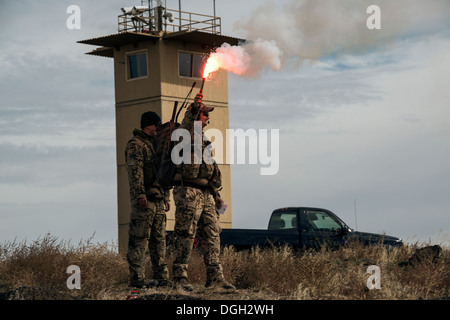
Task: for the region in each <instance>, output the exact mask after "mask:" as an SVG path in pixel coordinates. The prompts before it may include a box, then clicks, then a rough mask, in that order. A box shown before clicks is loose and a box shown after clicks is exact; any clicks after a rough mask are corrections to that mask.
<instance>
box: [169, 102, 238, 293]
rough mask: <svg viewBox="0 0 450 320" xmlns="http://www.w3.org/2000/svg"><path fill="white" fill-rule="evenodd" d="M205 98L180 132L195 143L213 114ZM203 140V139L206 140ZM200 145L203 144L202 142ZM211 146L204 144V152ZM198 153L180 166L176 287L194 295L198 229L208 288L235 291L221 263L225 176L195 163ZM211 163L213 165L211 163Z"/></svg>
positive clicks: (188, 115) (176, 193) (214, 167)
mask: <svg viewBox="0 0 450 320" xmlns="http://www.w3.org/2000/svg"><path fill="white" fill-rule="evenodd" d="M201 98H202V96H201V95H200V94H198V95H197V96H196V98H195V102H194V103H193V104H191V105H190V106H189V107H188V109H187V111H186V114H185V116H184V119H183V122H182V123H181V125H180V128H183V129H187V130H188V131H189V132H190V133H191V138H192V139H194V131H197V130H194V122H195V121H201V122H202V128H200V129H199V130H198V131H199V134H201V135H203V132H202V129H203V127H204V126H206V124H207V123H208V120H209V112H210V111H212V110H213V109H214V108H209V107H206V106H205V105H204V104H203V103H201ZM202 138H203V137H202ZM200 141H203V139H202V140H200ZM208 144H210V142H209V141H207V142H204V143H203V146H202V155H203V151H204V150H205V148H206V147H207V145H208ZM194 157H195V152H194V151H192V152H191V162H190V164H185V163H182V164H180V165H179V166H178V173H177V174H176V176H175V180H176V185H175V187H174V190H173V197H174V201H175V205H176V211H175V230H174V232H175V237H176V239H175V252H174V262H173V280H174V283H175V285H176V287H181V288H182V289H184V290H187V291H192V290H193V287H192V285H191V284H189V283H188V281H187V272H188V262H189V259H190V255H191V252H192V247H193V243H194V237H195V234H196V229H197V228H198V240H199V244H200V249H201V250H202V253H203V258H204V263H205V266H206V287H207V288H209V287H222V288H224V289H228V290H235V287H234V286H233V285H231V284H229V283H227V282H226V281H225V279H224V276H223V272H222V266H221V263H220V258H219V255H220V231H221V228H220V224H219V214H218V212H217V211H216V207H217V208H218V209H219V208H220V207H221V206H222V205H223V200H222V199H221V198H220V194H219V190H220V189H221V187H222V176H221V172H220V170H219V167H218V166H217V164H216V163H215V161H214V162H213V163H211V164H207V163H205V161H202V162H201V164H196V163H198V162H195V161H194ZM208 162H209V161H208Z"/></svg>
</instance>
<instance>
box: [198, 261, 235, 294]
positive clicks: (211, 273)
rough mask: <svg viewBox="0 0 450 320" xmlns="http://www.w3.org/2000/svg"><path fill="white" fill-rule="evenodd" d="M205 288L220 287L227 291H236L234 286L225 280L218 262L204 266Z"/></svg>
mask: <svg viewBox="0 0 450 320" xmlns="http://www.w3.org/2000/svg"><path fill="white" fill-rule="evenodd" d="M205 288H207V289H215V288H222V289H225V290H228V291H236V287H235V286H233V285H232V284H231V283H229V282H227V281H226V280H225V278H224V276H223V273H222V266H221V265H220V264H219V265H209V266H206V284H205Z"/></svg>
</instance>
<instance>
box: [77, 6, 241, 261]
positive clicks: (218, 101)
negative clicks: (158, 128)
mask: <svg viewBox="0 0 450 320" xmlns="http://www.w3.org/2000/svg"><path fill="white" fill-rule="evenodd" d="M145 2H146V5H141V6H134V7H127V8H122V9H121V10H122V13H121V14H120V15H119V16H118V33H116V34H111V35H106V36H101V37H98V38H93V39H88V40H82V41H78V43H82V44H88V45H95V46H99V47H98V48H96V49H94V50H93V51H91V52H88V53H87V54H90V55H94V56H100V57H108V58H113V60H114V78H115V110H116V150H117V156H116V161H117V197H118V238H119V252H126V250H127V242H128V222H129V218H130V213H131V206H130V198H129V186H128V175H127V172H126V167H125V155H124V154H125V147H126V143H127V142H128V140H129V139H130V138H131V137H132V132H133V129H134V128H139V127H140V117H141V114H142V113H144V112H146V111H154V112H156V113H158V114H159V115H160V116H161V120H162V122H166V121H169V120H170V118H171V117H172V112H173V108H174V104H175V101H179V104H178V107H180V106H181V104H182V103H183V101H184V100H185V99H186V97H187V95H188V92H189V91H190V90H191V88H192V85H193V83H194V82H196V83H197V86H196V87H195V88H194V90H193V92H192V93H193V94H192V96H191V97H190V99H189V100H188V101H187V103H191V102H192V98H193V97H194V96H195V94H196V93H197V92H198V91H199V87H200V84H201V81H202V72H203V67H204V63H205V57H206V56H207V55H208V54H209V53H210V52H211V50H213V49H214V48H216V47H219V46H221V45H222V44H223V43H225V42H226V43H229V44H230V45H238V44H239V42H240V41H241V40H240V39H237V38H233V37H227V36H224V35H221V19H220V18H219V17H216V16H215V10H214V16H209V15H204V14H196V13H192V12H185V11H181V7H180V8H179V10H169V9H167V8H165V7H164V6H163V5H162V2H161V1H156V3H155V5H154V6H153V1H145ZM141 4H144V1H142V2H141ZM203 94H204V99H203V102H204V103H205V104H206V105H208V106H211V107H215V110H214V112H213V113H212V116H211V122H210V124H209V126H208V127H207V128H215V129H219V130H221V131H222V133H223V135H224V136H225V133H226V129H227V128H229V119H228V79H227V73H226V71H223V70H220V71H218V72H217V73H215V74H214V76H213V77H212V79H211V80H209V81H206V83H205V84H204V89H203ZM185 110H186V109H184V110H183V111H181V113H180V117H179V118H178V121H179V122H180V121H181V120H182V119H183V116H184V111H185ZM223 154H225V147H224V150H223ZM219 166H220V169H221V171H222V175H223V190H222V191H221V196H222V198H223V200H224V202H225V203H226V204H227V205H228V208H227V210H226V212H225V214H224V215H221V217H220V221H221V226H222V228H231V217H232V212H231V185H230V167H229V165H227V164H220V165H219ZM174 213H175V204H174V202H173V198H172V196H171V210H170V211H169V212H168V216H167V228H168V230H173V227H174Z"/></svg>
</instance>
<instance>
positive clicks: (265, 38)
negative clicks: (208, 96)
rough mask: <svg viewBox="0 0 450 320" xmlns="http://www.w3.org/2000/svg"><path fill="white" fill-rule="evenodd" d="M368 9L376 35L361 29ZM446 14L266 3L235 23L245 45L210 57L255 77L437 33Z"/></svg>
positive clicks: (329, 3)
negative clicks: (375, 20)
mask: <svg viewBox="0 0 450 320" xmlns="http://www.w3.org/2000/svg"><path fill="white" fill-rule="evenodd" d="M372 4H376V5H378V6H379V7H380V9H381V22H382V28H381V29H380V30H370V29H368V28H367V25H366V22H367V19H368V18H369V17H370V15H371V14H370V13H367V8H368V7H369V6H370V5H372ZM449 14H450V1H448V0H432V1H428V2H423V1H422V0H395V1H393V0H291V1H288V2H287V3H286V4H284V5H283V6H281V5H279V4H277V3H276V2H275V1H273V0H270V1H267V2H265V3H264V4H263V5H261V6H260V7H258V8H257V9H256V10H255V11H254V12H253V14H252V15H251V17H250V18H249V19H247V20H245V21H239V22H237V23H236V24H235V26H234V27H235V30H237V31H240V32H241V33H242V34H244V37H245V39H247V42H246V44H244V45H242V46H239V47H236V46H230V45H228V44H224V45H223V46H222V47H220V48H218V49H217V51H216V52H215V53H213V55H214V56H217V57H220V61H221V63H220V65H221V67H222V68H223V69H225V70H227V71H230V72H234V73H236V74H238V75H242V76H249V77H257V76H258V75H259V74H260V73H261V72H264V71H265V70H270V69H272V70H274V71H277V70H280V69H281V68H283V67H285V66H286V65H287V64H288V63H289V62H291V63H292V62H293V63H295V64H296V65H301V64H302V63H303V62H304V61H305V60H316V59H318V58H320V57H322V56H324V55H329V54H336V55H343V54H357V53H363V52H365V51H367V50H373V49H380V48H382V47H383V46H385V45H389V44H392V43H393V42H394V41H395V40H398V39H400V38H401V37H407V36H412V35H414V34H415V33H417V32H420V33H424V32H435V31H437V30H442V29H445V26H447V28H448V26H449V23H448V22H447V21H448V16H449Z"/></svg>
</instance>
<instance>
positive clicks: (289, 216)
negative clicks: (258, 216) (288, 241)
mask: <svg viewBox="0 0 450 320" xmlns="http://www.w3.org/2000/svg"><path fill="white" fill-rule="evenodd" d="M268 229H269V230H285V229H286V230H288V229H291V230H292V229H297V212H296V211H278V212H274V213H273V214H272V217H271V218H270V222H269V227H268Z"/></svg>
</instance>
